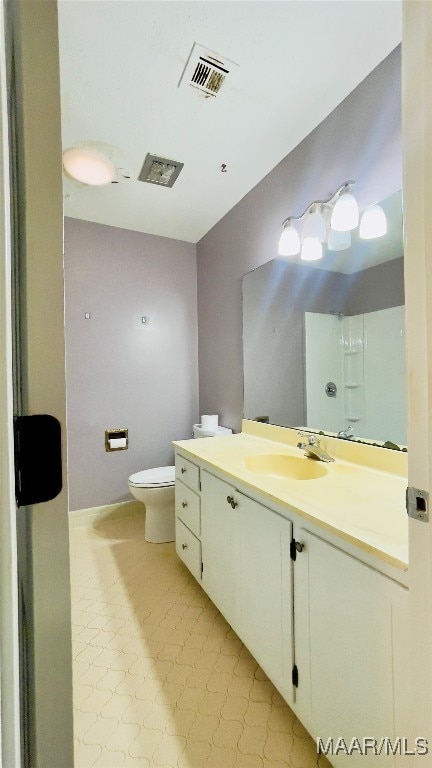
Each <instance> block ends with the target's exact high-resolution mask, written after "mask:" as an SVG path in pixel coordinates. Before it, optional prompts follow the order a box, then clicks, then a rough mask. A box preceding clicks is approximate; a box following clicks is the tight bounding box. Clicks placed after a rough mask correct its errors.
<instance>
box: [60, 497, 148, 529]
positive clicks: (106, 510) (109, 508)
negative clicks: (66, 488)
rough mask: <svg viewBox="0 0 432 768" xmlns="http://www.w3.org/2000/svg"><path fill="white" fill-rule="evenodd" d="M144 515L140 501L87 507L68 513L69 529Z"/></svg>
mask: <svg viewBox="0 0 432 768" xmlns="http://www.w3.org/2000/svg"><path fill="white" fill-rule="evenodd" d="M143 513H144V504H141V502H140V501H135V500H133V501H122V502H119V503H118V504H105V505H104V506H102V507H89V508H88V509H76V510H73V511H70V512H69V527H70V528H79V527H80V526H84V525H85V526H90V525H93V524H94V523H95V522H98V523H100V522H103V521H107V520H117V519H118V518H120V517H128V516H129V515H137V514H141V515H142V514H143Z"/></svg>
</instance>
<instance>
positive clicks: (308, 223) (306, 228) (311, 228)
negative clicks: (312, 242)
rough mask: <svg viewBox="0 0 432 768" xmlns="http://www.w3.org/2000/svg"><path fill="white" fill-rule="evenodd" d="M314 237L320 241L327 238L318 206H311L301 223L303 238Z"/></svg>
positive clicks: (324, 224) (323, 241)
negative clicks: (303, 221) (302, 223)
mask: <svg viewBox="0 0 432 768" xmlns="http://www.w3.org/2000/svg"><path fill="white" fill-rule="evenodd" d="M306 237H316V238H318V240H319V241H320V242H321V243H325V241H326V240H327V227H326V223H325V221H324V217H323V215H322V213H321V210H320V207H319V206H312V210H311V211H310V213H309V214H308V215H307V216H306V219H305V223H304V225H303V239H306Z"/></svg>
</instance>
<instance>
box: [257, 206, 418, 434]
mask: <svg viewBox="0 0 432 768" xmlns="http://www.w3.org/2000/svg"><path fill="white" fill-rule="evenodd" d="M380 205H381V207H382V208H383V209H384V211H385V214H386V217H387V222H388V230H387V234H386V235H384V236H382V237H380V238H376V239H375V240H360V239H359V237H358V231H356V232H352V233H351V235H352V244H351V247H350V248H349V249H347V250H344V251H337V252H333V251H329V250H327V251H326V252H325V253H324V256H323V258H322V259H321V260H320V261H319V262H314V263H311V262H309V263H307V264H306V263H305V262H301V260H300V257H299V256H296V257H290V258H286V257H285V258H284V257H278V258H276V259H273V260H272V261H269V262H267V264H263V265H262V266H261V267H258V268H257V269H255V270H253V271H252V272H249V273H248V274H246V275H245V276H244V277H243V364H244V417H245V418H247V419H256V418H258V419H260V420H261V419H262V420H267V419H268V421H269V422H270V423H272V424H278V425H280V426H286V427H301V426H303V427H306V428H307V429H312V430H316V431H319V430H322V431H324V432H329V433H336V434H337V433H339V432H346V431H348V435H349V436H350V437H351V438H352V437H353V438H354V439H367V440H372V441H378V442H385V441H391V442H393V443H396V444H398V445H404V444H406V439H407V438H406V396H405V341H404V282H403V235H402V193H401V191H399V192H396V193H395V194H393V195H391V196H390V197H389V198H387V199H386V200H385V201H383V202H381V203H380Z"/></svg>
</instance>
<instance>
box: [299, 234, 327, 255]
mask: <svg viewBox="0 0 432 768" xmlns="http://www.w3.org/2000/svg"><path fill="white" fill-rule="evenodd" d="M322 255H323V251H322V245H321V242H320V241H319V240H318V238H317V237H305V239H304V240H303V244H302V249H301V258H302V259H303V261H318V259H321V258H322Z"/></svg>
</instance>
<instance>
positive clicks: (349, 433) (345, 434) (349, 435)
mask: <svg viewBox="0 0 432 768" xmlns="http://www.w3.org/2000/svg"><path fill="white" fill-rule="evenodd" d="M337 436H338V437H342V438H344V439H345V440H352V439H353V437H354V429H353V425H352V424H350V425H349V427H347V429H341V431H340V432H338V433H337Z"/></svg>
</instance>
